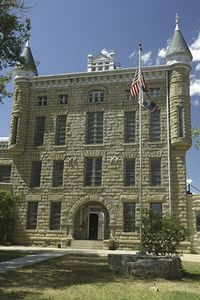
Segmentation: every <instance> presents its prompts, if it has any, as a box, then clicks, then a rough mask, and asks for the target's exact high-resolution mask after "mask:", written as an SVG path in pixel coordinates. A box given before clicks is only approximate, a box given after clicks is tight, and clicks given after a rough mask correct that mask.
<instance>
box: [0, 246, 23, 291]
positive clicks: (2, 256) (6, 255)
mask: <svg viewBox="0 0 200 300" xmlns="http://www.w3.org/2000/svg"><path fill="white" fill-rule="evenodd" d="M27 254H28V253H25V252H19V251H17V250H16V251H6V250H0V262H2V261H6V260H10V259H13V258H18V257H23V256H26V255H27ZM0 286H1V284H0Z"/></svg>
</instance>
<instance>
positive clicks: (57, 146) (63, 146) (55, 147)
mask: <svg viewBox="0 0 200 300" xmlns="http://www.w3.org/2000/svg"><path fill="white" fill-rule="evenodd" d="M65 148H66V145H54V146H53V149H54V150H60V149H65Z"/></svg>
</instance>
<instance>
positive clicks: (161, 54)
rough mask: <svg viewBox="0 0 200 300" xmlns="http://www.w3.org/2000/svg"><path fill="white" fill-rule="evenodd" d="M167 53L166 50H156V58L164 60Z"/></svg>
mask: <svg viewBox="0 0 200 300" xmlns="http://www.w3.org/2000/svg"><path fill="white" fill-rule="evenodd" d="M166 52H167V48H162V49H158V57H160V58H165V56H166Z"/></svg>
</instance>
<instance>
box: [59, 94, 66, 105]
mask: <svg viewBox="0 0 200 300" xmlns="http://www.w3.org/2000/svg"><path fill="white" fill-rule="evenodd" d="M58 102H59V104H61V105H62V104H67V103H68V95H58Z"/></svg>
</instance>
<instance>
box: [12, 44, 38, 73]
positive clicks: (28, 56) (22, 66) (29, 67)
mask: <svg viewBox="0 0 200 300" xmlns="http://www.w3.org/2000/svg"><path fill="white" fill-rule="evenodd" d="M21 57H22V59H23V63H18V64H17V65H16V66H15V68H14V76H15V78H19V77H25V78H31V77H33V76H38V72H37V68H36V64H35V61H34V59H33V55H32V52H31V47H30V42H29V41H27V42H26V45H25V48H24V50H23V52H22V54H21Z"/></svg>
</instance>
